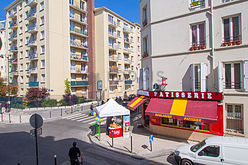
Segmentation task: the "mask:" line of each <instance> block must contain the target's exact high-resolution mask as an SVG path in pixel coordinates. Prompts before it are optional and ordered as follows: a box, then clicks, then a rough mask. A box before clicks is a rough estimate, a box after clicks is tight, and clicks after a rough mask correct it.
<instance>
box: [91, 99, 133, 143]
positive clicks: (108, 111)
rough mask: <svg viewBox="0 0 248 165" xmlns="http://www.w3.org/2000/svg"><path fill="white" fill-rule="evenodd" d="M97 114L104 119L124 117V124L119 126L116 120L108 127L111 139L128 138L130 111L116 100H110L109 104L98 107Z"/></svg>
mask: <svg viewBox="0 0 248 165" xmlns="http://www.w3.org/2000/svg"><path fill="white" fill-rule="evenodd" d="M96 113H97V115H98V116H99V117H100V118H103V117H117V116H122V121H123V124H122V126H121V124H118V123H117V122H116V121H115V120H113V121H112V123H111V124H110V125H109V127H108V131H109V133H108V135H109V136H110V137H112V134H113V137H114V138H115V137H121V136H125V137H126V136H128V134H129V133H128V132H129V123H130V111H129V110H128V109H127V108H125V107H123V106H121V105H120V104H118V103H117V102H116V101H115V100H113V99H110V100H109V101H108V102H107V103H105V104H103V105H101V106H99V107H96Z"/></svg>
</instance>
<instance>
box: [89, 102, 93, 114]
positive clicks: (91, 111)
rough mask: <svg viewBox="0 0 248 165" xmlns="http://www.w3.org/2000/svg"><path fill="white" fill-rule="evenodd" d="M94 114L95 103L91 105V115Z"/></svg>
mask: <svg viewBox="0 0 248 165" xmlns="http://www.w3.org/2000/svg"><path fill="white" fill-rule="evenodd" d="M93 114H94V105H93V103H91V105H90V114H89V115H92V116H93Z"/></svg>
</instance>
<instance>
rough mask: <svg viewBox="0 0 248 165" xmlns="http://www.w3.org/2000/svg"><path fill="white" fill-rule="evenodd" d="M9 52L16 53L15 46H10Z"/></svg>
mask: <svg viewBox="0 0 248 165" xmlns="http://www.w3.org/2000/svg"><path fill="white" fill-rule="evenodd" d="M9 51H11V52H17V51H18V50H17V46H16V45H14V46H11V47H10V50H9Z"/></svg>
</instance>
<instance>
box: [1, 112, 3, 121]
mask: <svg viewBox="0 0 248 165" xmlns="http://www.w3.org/2000/svg"><path fill="white" fill-rule="evenodd" d="M1 119H2V122H3V113H1Z"/></svg>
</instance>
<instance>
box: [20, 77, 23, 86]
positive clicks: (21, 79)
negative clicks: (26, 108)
mask: <svg viewBox="0 0 248 165" xmlns="http://www.w3.org/2000/svg"><path fill="white" fill-rule="evenodd" d="M20 83H21V84H22V83H23V76H20Z"/></svg>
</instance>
